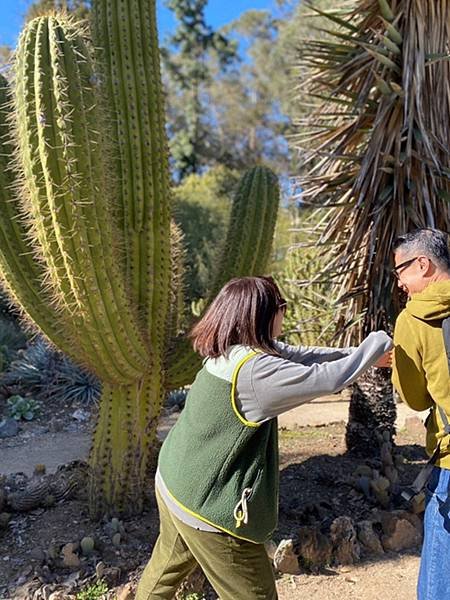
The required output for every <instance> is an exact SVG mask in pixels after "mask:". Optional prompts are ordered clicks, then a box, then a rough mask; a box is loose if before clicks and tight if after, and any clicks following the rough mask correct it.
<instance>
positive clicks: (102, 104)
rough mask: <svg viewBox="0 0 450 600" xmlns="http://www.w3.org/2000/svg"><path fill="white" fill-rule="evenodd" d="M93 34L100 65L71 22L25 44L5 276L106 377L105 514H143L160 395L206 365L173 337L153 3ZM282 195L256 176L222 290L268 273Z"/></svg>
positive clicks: (107, 4)
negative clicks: (232, 281) (238, 279)
mask: <svg viewBox="0 0 450 600" xmlns="http://www.w3.org/2000/svg"><path fill="white" fill-rule="evenodd" d="M92 31H93V37H94V44H93V46H94V47H95V55H94V56H92V54H91V44H89V42H88V41H86V39H85V35H84V32H83V31H82V30H81V29H80V27H79V26H78V25H77V24H76V23H74V22H73V21H71V20H70V19H69V18H67V17H65V16H62V15H51V16H48V17H40V18H37V19H35V20H33V21H31V22H30V23H29V25H28V26H27V28H26V29H25V30H24V32H23V33H22V35H21V38H20V41H19V45H18V48H17V52H16V61H15V79H14V86H13V101H12V102H11V101H9V100H8V98H7V94H8V92H7V90H6V82H3V85H2V87H3V89H2V90H1V92H0V93H1V94H2V96H1V97H0V133H1V134H2V135H1V136H0V163H2V164H0V167H1V168H0V186H1V187H0V269H1V272H2V275H3V279H4V282H5V285H6V287H7V288H8V289H9V291H10V293H11V296H12V297H13V298H14V300H15V301H16V302H17V303H18V304H19V305H20V306H21V307H22V309H23V311H24V313H25V314H27V315H28V317H29V318H30V319H31V320H32V321H33V322H34V323H36V324H37V326H38V327H39V328H40V329H41V330H42V331H43V332H44V333H45V334H46V335H47V337H48V338H49V339H50V340H52V341H53V342H54V344H55V345H56V346H58V347H60V348H61V349H62V350H64V351H65V352H67V353H69V354H70V355H71V356H72V357H73V358H74V359H75V360H76V361H78V362H79V363H81V364H83V365H85V366H86V367H87V368H89V369H90V370H91V371H93V372H95V373H96V374H97V375H98V377H99V378H100V380H101V381H102V398H101V402H100V408H99V415H98V422H97V425H96V429H95V433H94V438H93V444H92V450H91V456H90V463H91V467H92V477H91V478H90V481H91V484H90V506H91V511H92V513H93V514H94V515H101V514H104V513H106V512H136V511H139V510H140V509H141V507H142V501H143V498H144V496H145V488H146V486H147V485H148V472H149V467H150V464H151V459H152V448H153V446H154V442H155V432H156V424H157V420H158V416H159V412H160V407H161V400H162V397H163V395H164V393H165V392H166V391H167V390H169V389H171V388H172V387H175V386H179V385H183V384H186V383H189V382H190V381H191V379H192V375H193V373H194V372H195V368H196V367H197V366H198V358H197V357H196V356H195V355H194V353H193V351H192V349H191V348H190V345H189V344H188V343H187V341H186V338H185V337H184V336H183V335H182V332H180V331H178V328H177V322H178V314H177V313H178V312H179V311H178V308H179V301H178V299H179V297H180V289H179V286H180V277H179V274H180V272H181V270H182V263H181V257H180V255H181V254H182V253H181V252H180V249H179V244H180V240H179V235H178V233H177V232H176V228H175V227H174V226H172V225H171V218H170V215H171V206H170V185H169V179H170V177H169V170H168V156H167V151H166V145H167V144H166V137H165V120H164V109H163V96H162V87H161V80H160V67H159V50H158V44H157V33H156V24H155V3H154V1H149V0H128V1H127V2H124V1H123V0H94V3H93V23H92ZM9 113H11V114H9ZM11 123H13V125H14V130H15V139H14V143H13V144H12V145H10V142H9V141H8V139H7V136H6V133H7V131H9V129H10V125H11ZM13 156H14V158H13ZM14 181H15V185H14ZM13 188H15V191H14V190H13ZM278 196H279V191H278V185H277V181H276V178H275V176H274V175H273V174H272V173H271V172H270V171H268V170H267V169H265V168H263V167H257V168H255V169H253V170H252V171H250V172H249V173H247V174H246V175H245V176H244V178H243V180H242V182H241V185H240V187H239V190H238V193H237V195H236V199H235V204H234V206H233V210H232V219H231V221H230V228H229V233H228V237H227V240H226V241H225V244H224V246H223V250H222V255H221V260H220V261H218V262H219V267H218V272H217V274H216V275H215V277H214V278H213V279H212V284H211V290H212V293H213V292H215V291H217V289H218V288H219V287H220V285H221V284H222V283H223V282H224V281H225V280H226V279H228V278H229V277H231V276H232V275H234V274H240V275H242V274H252V273H254V274H256V273H261V272H263V271H264V268H265V264H266V262H267V259H268V254H269V250H270V246H271V241H272V237H273V229H274V225H275V220H276V211H277V206H278Z"/></svg>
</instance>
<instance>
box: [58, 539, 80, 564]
mask: <svg viewBox="0 0 450 600" xmlns="http://www.w3.org/2000/svg"><path fill="white" fill-rule="evenodd" d="M76 547H77V545H76V544H73V543H69V544H66V545H65V546H63V548H62V553H63V565H64V566H65V567H67V568H72V569H73V568H75V569H76V568H77V567H79V566H80V559H79V558H78V556H77V555H76V554H75V549H76Z"/></svg>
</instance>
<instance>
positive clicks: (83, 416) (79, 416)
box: [72, 408, 91, 423]
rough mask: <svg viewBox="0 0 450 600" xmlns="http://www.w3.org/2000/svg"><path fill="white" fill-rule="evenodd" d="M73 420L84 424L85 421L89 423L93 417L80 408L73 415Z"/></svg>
mask: <svg viewBox="0 0 450 600" xmlns="http://www.w3.org/2000/svg"><path fill="white" fill-rule="evenodd" d="M72 418H73V419H75V421H79V422H80V423H84V422H85V421H89V419H90V418H91V415H90V414H89V413H88V412H87V411H86V410H83V409H82V408H78V409H77V410H76V411H75V412H73V413H72Z"/></svg>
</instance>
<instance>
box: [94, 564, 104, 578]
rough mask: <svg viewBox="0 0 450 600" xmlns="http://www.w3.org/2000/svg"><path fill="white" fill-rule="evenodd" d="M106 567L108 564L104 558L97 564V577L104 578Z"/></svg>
mask: <svg viewBox="0 0 450 600" xmlns="http://www.w3.org/2000/svg"><path fill="white" fill-rule="evenodd" d="M105 569H106V565H105V563H104V562H103V561H102V560H101V561H100V562H98V563H97V564H96V565H95V574H96V575H97V579H103V575H104V574H105Z"/></svg>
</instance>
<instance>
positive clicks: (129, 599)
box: [117, 583, 134, 600]
mask: <svg viewBox="0 0 450 600" xmlns="http://www.w3.org/2000/svg"><path fill="white" fill-rule="evenodd" d="M133 598H134V593H133V591H132V587H131V584H130V583H127V584H126V585H124V586H123V588H119V591H118V592H117V600H133Z"/></svg>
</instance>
